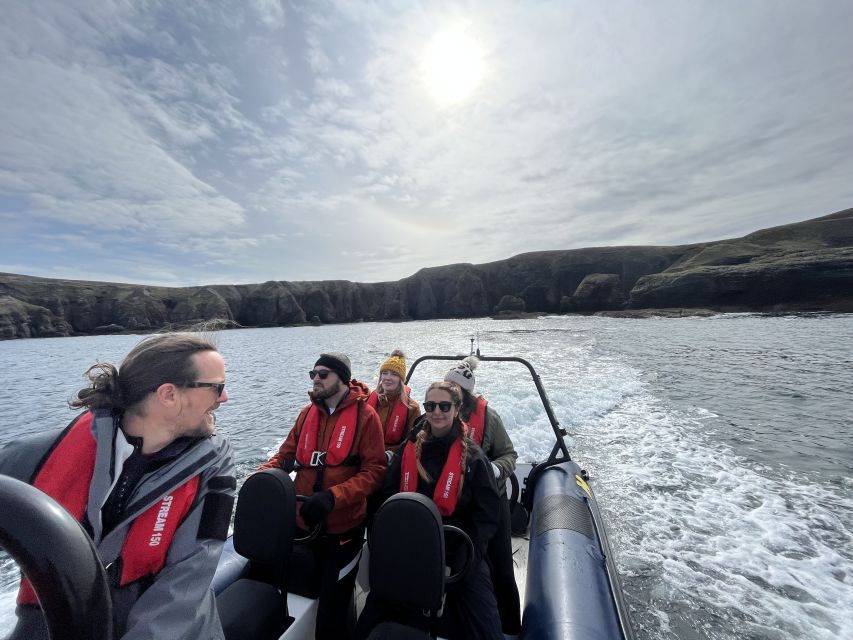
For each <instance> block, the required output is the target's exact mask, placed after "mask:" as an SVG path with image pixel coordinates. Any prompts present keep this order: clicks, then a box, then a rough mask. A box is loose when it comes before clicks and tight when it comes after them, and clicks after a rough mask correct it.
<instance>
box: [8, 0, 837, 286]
mask: <svg viewBox="0 0 853 640" xmlns="http://www.w3.org/2000/svg"><path fill="white" fill-rule="evenodd" d="M4 18H5V19H4V22H3V25H0V62H1V63H2V65H0V94H2V95H3V96H4V100H2V101H0V145H2V149H3V152H4V153H3V159H2V161H0V212H5V213H0V220H3V221H4V222H3V224H4V227H6V225H7V224H8V225H11V226H8V228H10V229H12V233H13V234H14V237H7V238H0V251H2V252H4V255H8V256H13V255H14V256H15V259H14V260H12V259H11V258H10V259H7V260H6V262H8V263H9V264H20V265H27V264H29V265H30V267H29V268H28V271H27V272H32V273H34V272H36V271H40V272H53V271H54V270H55V269H56V268H57V265H59V264H63V265H64V267H65V268H68V269H69V272H71V271H74V272H77V273H82V272H89V271H92V272H97V271H98V267H97V264H98V261H99V260H101V258H97V259H96V262H94V263H92V262H91V261H92V260H93V258H92V257H91V256H92V254H93V253H98V252H97V251H95V245H98V246H100V247H101V249H102V250H106V252H109V251H112V252H114V253H115V259H114V261H112V262H103V263H102V265H103V267H102V268H103V272H104V274H105V275H106V274H109V275H110V277H114V276H116V275H120V274H121V273H124V274H126V276H127V277H134V278H136V277H138V276H139V275H140V274H141V273H149V274H151V277H157V278H158V281H161V282H162V281H172V280H174V281H184V282H188V283H189V282H193V283H197V282H199V277H206V276H207V275H209V276H210V277H211V278H213V277H215V278H216V279H217V281H229V280H230V281H235V282H236V281H243V282H247V281H264V280H267V279H270V278H275V279H279V278H280V279H320V278H349V279H354V280H388V279H396V278H399V277H402V276H405V275H408V274H411V273H414V272H415V271H417V270H418V269H419V268H421V267H423V266H432V265H439V264H444V263H450V262H458V261H466V262H486V261H491V260H496V259H501V258H505V257H508V256H510V255H514V254H517V253H522V252H525V251H534V250H544V249H565V248H575V247H583V246H596V245H617V244H671V243H689V242H699V241H705V240H711V239H716V238H722V237H727V236H732V235H740V234H744V233H748V232H749V231H752V230H754V229H756V228H759V227H767V226H772V225H774V224H783V223H787V222H791V221H794V220H800V219H805V218H808V217H813V216H817V215H823V214H826V213H829V212H831V211H834V210H838V209H841V208H844V207H846V206H850V203H851V200H853V185H851V183H850V181H849V175H851V173H853V157H851V156H850V153H849V150H850V148H853V121H851V120H850V118H849V104H851V102H853V45H851V42H850V39H849V37H848V36H849V34H848V33H847V29H846V25H847V24H849V22H850V19H851V18H853V10H851V8H850V7H849V6H847V5H845V4H843V3H837V4H833V3H826V4H824V3H821V4H820V5H814V6H812V5H804V4H797V5H790V6H786V10H785V11H778V10H776V8H775V4H774V3H772V2H764V1H758V2H754V3H750V4H749V6H745V7H742V8H741V10H739V11H738V13H737V15H733V14H731V12H730V11H729V10H728V9H727V8H726V7H722V6H719V5H717V4H716V3H711V2H706V3H698V4H697V3H692V4H689V5H687V4H684V3H679V2H674V1H673V2H662V3H657V4H655V5H654V6H648V7H639V6H637V5H635V4H634V3H630V2H620V3H617V4H616V5H615V6H607V7H604V6H598V5H594V4H588V3H574V4H566V3H564V2H537V3H535V4H530V5H525V6H524V7H523V8H521V7H520V6H519V5H518V4H517V3H513V2H489V3H485V2H472V3H466V4H465V5H464V6H462V5H459V4H458V3H450V2H448V3H442V2H435V3H428V4H423V5H419V6H415V5H412V6H409V5H396V6H391V5H380V4H377V3H366V4H353V3H349V2H333V1H328V2H322V3H319V2H318V3H310V4H303V5H287V7H286V8H285V6H284V5H283V3H281V2H279V1H275V0H255V1H253V2H249V3H231V2H225V1H222V2H214V1H211V2H204V3H201V2H187V3H180V4H178V5H168V4H162V5H157V4H138V5H137V4H132V5H128V4H126V3H112V2H104V3H100V2H98V3H95V2H91V3H86V2H80V3H73V4H72V3H62V2H49V1H45V2H40V3H38V5H34V6H33V7H27V8H16V7H10V8H9V9H8V11H7V15H5V16H4ZM454 30H455V31H456V32H459V33H463V34H465V36H466V38H468V39H469V42H473V43H475V44H476V46H477V47H479V54H480V55H481V58H482V61H483V75H482V78H480V80H479V82H478V83H477V84H476V86H475V87H473V88H472V89H471V91H470V93H469V94H468V95H467V96H464V98H462V99H460V100H459V101H457V102H454V103H453V104H452V105H447V104H442V103H438V102H436V101H435V100H434V99H433V97H432V95H433V93H434V91H431V89H434V88H435V87H431V86H430V82H432V83H435V82H440V81H441V76H440V75H439V76H438V77H436V76H435V75H434V74H430V73H428V71H429V69H427V68H426V67H425V65H427V64H428V63H427V62H425V58H424V55H425V51H427V48H428V47H429V45H430V43H432V42H435V36H436V34H438V33H442V32H450V33H452V32H454ZM463 62H464V61H460V66H464V65H463V64H462V63H463ZM452 71H453V66H452V65H451V67H450V70H449V71H446V72H445V73H452ZM430 78H432V79H431V80H430ZM51 236H53V240H54V242H50V238H51ZM106 238H109V241H107V240H105V239H106ZM15 242H17V243H18V244H20V243H21V242H29V243H32V244H33V246H34V247H35V249H34V250H33V251H31V252H30V254H29V255H27V256H25V255H24V254H23V252H21V251H20V250H18V249H16V245H14V243H15ZM90 243H91V244H90ZM146 249H147V252H146ZM101 253H104V251H101ZM138 265H145V266H144V268H137V267H138ZM167 273H168V274H169V275H168V276H166V275H165V274H167ZM200 273H201V274H202V276H199V274H200ZM208 281H209V280H208Z"/></svg>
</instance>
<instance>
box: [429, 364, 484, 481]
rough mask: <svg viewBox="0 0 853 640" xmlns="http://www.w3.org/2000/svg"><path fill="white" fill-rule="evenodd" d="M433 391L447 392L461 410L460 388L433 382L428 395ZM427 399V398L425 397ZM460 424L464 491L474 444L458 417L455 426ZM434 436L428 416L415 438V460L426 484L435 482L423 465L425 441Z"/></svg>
mask: <svg viewBox="0 0 853 640" xmlns="http://www.w3.org/2000/svg"><path fill="white" fill-rule="evenodd" d="M433 389H441V390H442V391H446V392H447V393H448V394H449V395H450V401H451V402H453V406H454V407H456V410H457V411H458V410H459V407H460V406H461V405H462V397H461V396H460V394H459V386H458V385H455V384H453V383H452V382H445V381H441V382H433V383H432V384H431V385H429V387H428V388H427V394H429V392H430V391H432V390H433ZM424 397H426V396H424ZM456 424H458V425H459V426H460V427H461V429H462V435H461V436H460V437H461V438H462V460H461V462H462V475H461V476H460V478H459V490H460V491H461V490H462V485H463V484H464V483H465V469H467V468H468V445H469V444H471V443H472V441H471V438H469V437H468V426H467V425H466V424H465V423H464V422H462V421H461V420H460V419H459V416H458V415H457V416H456V418H455V419H454V425H456ZM430 435H432V425H431V424H430V423H429V416H427V419H426V421H425V422H424V427H423V429H421V430H420V431H419V432H418V435H417V437H416V438H415V460H417V463H418V475H419V476H420V477H421V478H423V479H424V480H425V481H426V482H433V481H434V480H433V478H432V476H430V475H429V473H427V470H426V469H424V468H423V465H422V464H421V449H423V445H424V441H425V440H426V439H427V437H428V436H430Z"/></svg>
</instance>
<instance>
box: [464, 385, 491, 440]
mask: <svg viewBox="0 0 853 640" xmlns="http://www.w3.org/2000/svg"><path fill="white" fill-rule="evenodd" d="M487 404H488V402H486V399H485V398H484V397H483V396H477V406H476V407H474V411H472V412H471V415H470V416H468V437H469V438H471V440H473V441H474V442H476V443H477V446H478V447H482V446H483V435H485V432H486V405H487Z"/></svg>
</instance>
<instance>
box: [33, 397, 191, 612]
mask: <svg viewBox="0 0 853 640" xmlns="http://www.w3.org/2000/svg"><path fill="white" fill-rule="evenodd" d="M91 427H92V413H91V412H87V413H85V414H83V415H82V416H81V417H80V418H79V419H78V420H76V421H75V422H74V423H73V424H72V425H71V427H70V428H69V429H67V430H66V431H65V433H63V434H62V435H61V436H60V440H59V441H58V442H57V444H56V445H55V446H54V448H53V451H51V452H50V455H49V456H48V457H47V458H46V459H45V460H44V461H42V464H41V467H40V468H39V469H37V470H36V475H35V479H34V480H33V486H35V487H36V488H37V489H41V490H42V491H44V492H45V493H46V494H47V495H49V496H50V497H51V498H53V499H54V500H56V501H57V502H59V504H61V505H62V506H63V507H65V509H66V510H67V511H68V512H69V513H70V514H71V515H72V516H73V517H74V518H75V519H76V520H77V521H78V522H82V521H83V516H84V515H85V513H86V507H87V506H88V503H89V485H90V484H91V482H92V476H93V475H94V473H95V455H96V453H97V442H96V441H95V437H94V436H93V435H92V430H91ZM198 483H199V476H198V475H196V476H193V477H192V478H190V479H189V480H187V481H186V482H185V483H184V484H182V485H181V486H179V487H177V488H176V489H174V490H173V491H172V492H171V493H169V495H166V496H163V497H162V498H161V499H160V500H159V501H158V502H156V503H155V504H153V505H151V506H150V507H149V508H148V509H146V510H145V511H143V512H142V513H141V514H139V515H138V516H137V517H136V519H135V520H134V521H133V523H132V524H131V525H130V529H129V530H128V533H127V536H126V537H125V539H124V544H123V545H122V548H121V555H120V559H121V576H120V581H119V584H120V586H124V585H127V584H130V583H131V582H136V581H137V580H141V579H142V578H145V577H148V576H153V575H155V574H156V573H157V572H159V571H160V569H162V568H163V565H165V564H166V554H167V553H168V551H169V546H170V545H171V544H172V538H174V535H175V531H177V529H178V526H179V525H180V524H181V522H182V521H183V519H184V517H185V516H186V515H187V513H188V512H189V510H190V507H191V506H192V504H193V500H194V499H195V495H196V493H197V491H198ZM18 604H20V605H26V604H30V605H34V604H38V599H37V597H36V593H35V591H34V589H33V587H32V585H31V584H30V581H29V580H27V579H26V578H24V577H22V578H21V588H20V590H19V591H18Z"/></svg>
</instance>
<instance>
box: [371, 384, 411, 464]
mask: <svg viewBox="0 0 853 640" xmlns="http://www.w3.org/2000/svg"><path fill="white" fill-rule="evenodd" d="M397 398H398V396H394V397H393V398H391V402H388V398H386V397H385V396H382V395H380V396H379V404H378V405H377V407H376V412H377V413H378V414H379V422H380V424H381V425H382V439H383V441H384V440H385V427H386V423H387V422H388V417H389V416H390V415H391V409H392V408H393V407H394V405H395V404H397ZM420 415H421V405H419V404H418V401H417V400H415V399H414V398H413V397H412V396H409V417H408V418H407V419H406V426H405V427H404V428H403V435H402V437H401V438H400V440H399V441H398V442H387V441H385V448H386V449H387V450H389V451H396V450H397V447H399V446H400V444H402V443H403V442H405V441H406V439H407V438H408V437H409V436H410V435H411V433H412V425H413V424H415V420H417V419H418V416H420Z"/></svg>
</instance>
